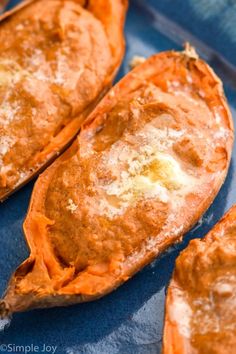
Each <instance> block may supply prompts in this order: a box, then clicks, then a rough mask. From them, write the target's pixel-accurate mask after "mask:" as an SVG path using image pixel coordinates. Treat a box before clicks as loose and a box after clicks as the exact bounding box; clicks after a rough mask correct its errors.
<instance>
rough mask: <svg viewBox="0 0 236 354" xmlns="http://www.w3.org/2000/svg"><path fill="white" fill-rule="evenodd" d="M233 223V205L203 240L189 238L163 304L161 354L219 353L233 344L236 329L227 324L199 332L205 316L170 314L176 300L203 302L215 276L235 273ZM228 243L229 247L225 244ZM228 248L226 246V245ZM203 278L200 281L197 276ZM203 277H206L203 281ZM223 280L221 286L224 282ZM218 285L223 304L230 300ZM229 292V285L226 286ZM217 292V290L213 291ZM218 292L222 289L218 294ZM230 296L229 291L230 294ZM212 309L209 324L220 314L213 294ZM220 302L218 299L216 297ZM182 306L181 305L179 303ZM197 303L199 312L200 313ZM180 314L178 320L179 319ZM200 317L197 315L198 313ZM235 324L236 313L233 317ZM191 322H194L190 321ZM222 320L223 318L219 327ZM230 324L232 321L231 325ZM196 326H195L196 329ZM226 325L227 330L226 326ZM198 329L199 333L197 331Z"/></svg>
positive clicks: (235, 218)
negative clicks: (188, 317)
mask: <svg viewBox="0 0 236 354" xmlns="http://www.w3.org/2000/svg"><path fill="white" fill-rule="evenodd" d="M235 226H236V205H234V206H232V207H231V208H230V210H229V211H228V212H227V213H226V214H225V215H224V216H223V217H222V219H221V220H220V221H219V222H218V223H217V224H216V225H215V226H214V227H213V229H212V230H210V231H209V232H208V234H207V235H206V236H205V237H204V238H203V239H194V240H192V241H190V244H189V245H188V246H187V248H186V249H185V250H184V251H182V252H181V254H180V256H179V257H178V258H177V260H176V267H175V270H174V273H173V276H172V279H171V282H170V285H169V288H168V292H167V298H166V305H165V322H164V334H163V354H180V353H181V354H185V353H186V354H198V353H199V354H200V353H203V352H204V353H206V354H207V353H212V352H214V353H219V354H224V353H225V354H226V353H228V352H229V351H230V348H233V347H235V331H233V329H232V326H231V329H229V328H230V326H229V323H228V322H227V326H228V327H225V328H224V327H222V328H221V330H218V331H216V332H214V331H213V332H211V330H210V329H208V331H206V333H205V332H203V334H202V333H201V332H202V330H203V328H202V327H203V326H204V315H205V311H207V310H206V309H205V311H204V312H203V318H202V320H201V321H200V322H197V323H195V321H194V322H193V319H194V318H195V317H197V313H196V312H194V310H193V312H192V313H191V315H190V316H191V317H190V319H187V314H186V313H185V312H184V311H183V312H182V313H179V317H177V316H175V315H174V314H173V309H175V308H176V307H177V306H178V302H179V299H182V300H181V301H184V303H185V304H186V305H185V306H187V307H189V308H192V309H193V307H192V305H190V304H192V297H193V296H194V299H195V300H194V301H197V299H198V301H203V300H202V299H204V297H206V298H207V297H208V296H209V294H208V291H210V288H211V286H212V285H213V288H214V286H215V285H216V284H217V279H223V278H222V277H225V276H226V277H230V276H234V277H235V274H236V269H235V249H236V246H235ZM228 245H229V246H228ZM227 247H228V248H227ZM199 277H201V278H202V281H201V280H200V279H199ZM204 279H206V280H204ZM225 279H226V278H224V282H223V285H225V284H227V283H225ZM221 289H222V288H219V290H217V292H218V291H219V293H218V295H217V296H219V298H220V296H221V295H222V296H223V297H222V298H220V302H221V304H222V305H223V306H224V304H226V303H227V302H226V301H229V298H230V293H224V291H225V290H224V289H223V290H221ZM226 289H227V291H229V289H228V287H227V288H226ZM215 291H216V290H215ZM221 291H223V292H222V293H221ZM231 295H232V294H231ZM211 296H213V299H212V300H211V301H212V302H213V305H212V308H211V310H210V314H209V313H208V314H207V316H208V317H207V320H208V322H207V323H208V327H209V328H210V325H211V324H212V325H216V324H214V321H213V322H212V323H211V321H212V318H214V317H212V316H214V311H216V313H217V316H219V317H220V316H222V314H220V310H219V309H220V306H221V305H220V302H217V303H215V308H214V302H215V301H216V300H215V299H214V293H213V295H212V294H211ZM217 301H219V299H218V300H217ZM182 309H183V306H182ZM200 309H201V307H200V304H199V305H198V312H199V313H200ZM228 310H229V311H230V313H232V314H233V313H234V311H233V307H230V309H228ZM223 313H224V315H227V305H225V307H224V308H223ZM180 316H181V319H180ZM198 316H199V315H198ZM233 321H234V322H233V323H235V316H234V320H233ZM181 323H184V325H185V327H186V328H185V330H183V329H182V325H181ZM193 323H194V324H193ZM223 323H224V319H223V317H222V320H221V326H224V325H223ZM233 323H232V324H233ZM196 326H198V328H197V329H196ZM227 328H228V329H227ZM198 331H199V333H198Z"/></svg>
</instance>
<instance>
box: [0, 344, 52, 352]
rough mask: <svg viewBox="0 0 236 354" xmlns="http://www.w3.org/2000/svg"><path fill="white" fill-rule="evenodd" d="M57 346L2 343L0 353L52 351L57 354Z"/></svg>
mask: <svg viewBox="0 0 236 354" xmlns="http://www.w3.org/2000/svg"><path fill="white" fill-rule="evenodd" d="M56 351H57V346H55V345H47V344H43V345H42V346H38V345H34V344H30V345H16V344H11V343H9V344H0V353H24V354H29V353H45V354H46V353H50V354H55V353H56Z"/></svg>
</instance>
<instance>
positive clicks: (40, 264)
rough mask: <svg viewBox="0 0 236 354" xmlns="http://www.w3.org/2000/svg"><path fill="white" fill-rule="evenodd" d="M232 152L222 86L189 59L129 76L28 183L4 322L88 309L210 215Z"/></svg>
mask: <svg viewBox="0 0 236 354" xmlns="http://www.w3.org/2000/svg"><path fill="white" fill-rule="evenodd" d="M232 143H233V125H232V119H231V115H230V112H229V109H228V107H227V103H226V100H225V97H224V94H223V90H222V84H221V82H220V80H219V79H218V78H217V77H216V75H215V74H214V73H213V71H212V70H211V69H210V68H209V67H208V66H207V64H206V63H204V62H203V61H202V60H200V59H198V58H197V57H195V56H192V53H191V51H190V52H189V51H187V52H186V51H185V52H174V51H170V52H164V53H161V54H158V55H154V56H153V57H151V58H149V59H148V60H147V61H146V62H145V63H144V64H142V65H140V66H138V67H137V68H135V69H134V70H133V71H132V72H130V73H129V74H128V75H127V76H126V77H124V78H123V79H122V80H121V81H120V82H119V83H118V84H117V85H116V86H115V87H114V88H112V89H111V90H110V91H109V93H108V94H107V95H106V96H105V98H104V99H103V100H102V101H101V102H100V103H99V104H98V106H97V107H96V108H95V110H94V111H93V112H92V114H91V115H90V116H89V118H88V119H87V120H86V122H85V123H84V125H83V128H82V131H81V133H80V135H79V136H78V138H77V139H76V140H75V142H74V143H73V145H72V146H71V147H70V148H69V149H68V150H67V151H66V152H65V153H64V154H63V155H62V156H61V157H59V158H58V159H57V160H56V161H55V162H54V163H53V164H52V165H51V166H50V167H49V168H48V169H47V170H46V171H45V172H44V173H43V174H42V175H41V176H40V177H39V179H38V181H37V182H36V185H35V187H34V190H33V194H32V198H31V203H30V207H29V210H28V214H27V217H26V220H25V223H24V231H25V236H26V239H27V242H28V245H29V248H30V250H31V254H30V256H29V258H28V259H27V260H26V261H25V262H24V263H23V264H22V265H21V266H20V267H19V268H18V269H17V271H16V272H15V274H14V275H13V276H12V279H11V281H10V283H9V287H8V289H7V292H6V294H5V297H4V300H3V302H2V305H1V306H2V313H3V312H4V311H5V312H7V311H10V312H15V311H24V310H26V309H30V308H37V307H50V306H58V305H68V304H73V303H78V302H82V301H89V300H93V299H96V298H99V297H101V296H103V295H105V294H107V293H109V292H110V291H112V290H114V289H115V288H116V287H118V286H119V285H120V284H122V283H123V282H124V281H126V280H127V279H129V278H130V277H131V276H132V275H133V274H134V273H135V272H137V271H138V270H140V269H141V268H142V267H143V266H145V265H146V264H148V263H149V262H151V261H152V260H153V259H154V258H155V257H156V256H157V255H158V254H160V253H161V252H162V251H163V250H164V249H166V248H167V247H168V246H169V245H171V244H173V243H174V242H176V241H179V240H181V238H182V236H183V234H184V233H185V232H186V231H187V230H189V229H190V227H191V226H192V225H194V224H195V223H196V221H197V220H198V219H199V217H200V216H201V215H202V213H204V211H205V210H206V209H207V208H208V207H209V205H210V204H211V202H212V201H213V199H214V197H215V196H216V194H217V192H218V190H219V188H220V186H221V185H222V183H223V181H224V179H225V176H226V174H227V170H228V166H229V161H230V156H231V150H232Z"/></svg>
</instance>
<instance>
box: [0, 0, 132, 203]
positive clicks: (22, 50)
mask: <svg viewBox="0 0 236 354" xmlns="http://www.w3.org/2000/svg"><path fill="white" fill-rule="evenodd" d="M126 10H127V1H126V0H88V1H84V0H66V1H62V0H36V1H25V2H23V3H22V4H21V5H20V6H18V7H17V8H16V9H14V10H13V11H11V12H9V13H7V14H4V15H3V16H2V17H1V18H0V201H3V200H4V199H5V198H6V197H7V196H9V195H10V194H11V193H12V192H13V191H15V190H16V189H18V188H19V187H21V186H22V185H24V184H25V183H26V182H27V181H29V180H30V179H31V178H32V177H33V176H35V175H36V174H37V173H39V171H40V170H42V169H43V168H44V167H45V166H46V165H48V164H49V163H50V162H51V161H52V160H53V159H55V157H56V156H58V154H59V153H60V152H61V151H62V150H64V149H65V147H66V146H68V144H69V143H70V142H71V141H72V139H73V138H74V137H75V136H76V134H77V133H78V131H79V129H80V126H81V123H82V122H83V120H84V119H85V118H86V117H87V116H88V114H89V113H90V112H91V110H92V109H93V107H94V106H95V105H96V103H97V102H98V101H99V100H100V99H101V97H102V96H103V95H104V94H105V92H106V91H107V90H108V89H109V88H110V86H111V82H112V80H113V78H114V76H115V74H116V72H117V70H118V68H119V65H120V63H121V60H122V57H123V53H124V37H123V25H124V18H125V14H126Z"/></svg>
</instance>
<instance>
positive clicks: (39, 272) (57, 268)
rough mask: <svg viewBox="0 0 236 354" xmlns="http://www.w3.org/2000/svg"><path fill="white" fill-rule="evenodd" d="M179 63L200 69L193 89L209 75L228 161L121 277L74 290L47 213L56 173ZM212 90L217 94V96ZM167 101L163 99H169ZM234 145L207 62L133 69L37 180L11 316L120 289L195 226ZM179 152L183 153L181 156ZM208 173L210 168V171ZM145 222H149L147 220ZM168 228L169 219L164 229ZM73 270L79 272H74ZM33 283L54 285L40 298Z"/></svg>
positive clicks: (156, 61) (170, 60)
mask: <svg viewBox="0 0 236 354" xmlns="http://www.w3.org/2000/svg"><path fill="white" fill-rule="evenodd" d="M175 61H177V62H180V63H182V62H183V63H184V64H183V65H184V66H183V68H182V66H181V65H182V64H181V65H180V68H182V69H184V68H185V67H186V68H188V67H189V66H190V67H191V68H192V69H191V70H192V71H191V70H190V72H191V73H194V72H195V71H196V77H195V79H194V80H196V82H195V81H194V84H192V85H191V87H194V90H195V89H196V87H197V85H201V84H199V83H198V79H199V77H202V76H205V77H206V82H207V83H206V89H205V95H206V98H205V100H206V102H207V106H206V107H210V108H211V109H212V107H218V106H220V107H221V109H220V111H221V118H220V119H221V126H222V127H224V129H226V131H227V137H228V138H227V139H226V141H225V142H224V151H225V153H224V154H223V159H224V163H223V164H222V166H220V165H218V166H220V170H219V173H217V176H216V175H214V176H215V177H214V178H213V179H212V178H210V177H207V179H208V180H207V179H206V184H205V185H204V187H203V189H204V191H203V193H204V197H197V196H196V195H195V196H194V195H191V194H190V195H189V196H188V199H187V200H186V202H185V206H186V208H185V215H184V217H183V216H181V215H180V214H177V213H178V212H180V211H179V210H176V215H177V216H176V219H177V220H178V222H177V224H175V227H174V224H173V225H171V224H168V223H167V226H166V228H164V227H163V229H161V230H160V231H159V232H158V234H157V236H156V237H155V238H154V239H153V243H152V246H151V247H150V245H148V244H147V243H146V244H145V242H144V243H143V244H141V245H140V249H139V250H137V251H136V252H134V251H133V252H132V253H131V254H130V255H129V256H128V257H127V258H126V259H125V262H124V264H122V267H123V268H122V272H121V273H120V274H118V276H116V275H115V272H114V274H113V273H107V274H105V275H104V277H103V278H102V277H101V278H99V279H101V280H102V281H104V282H103V283H101V284H98V285H97V289H96V291H92V289H90V284H89V283H88V284H87V285H86V287H87V286H88V288H89V290H86V291H84V292H83V291H80V290H76V289H77V285H76V279H77V276H78V273H79V271H76V269H75V268H74V266H68V265H65V264H63V266H62V265H61V264H60V261H59V260H58V257H57V256H55V254H53V253H52V248H51V247H52V246H51V241H50V238H49V237H48V230H49V228H50V229H51V228H53V226H54V224H55V221H54V220H52V219H51V218H50V216H49V215H48V214H47V203H48V199H47V198H48V190H49V188H50V187H51V186H52V181H53V178H54V175H55V173H56V171H57V170H58V169H59V168H61V166H64V165H65V166H66V164H68V161H70V159H71V158H73V157H74V156H76V155H77V152H78V149H79V146H80V148H81V146H84V147H85V152H86V150H87V147H86V146H87V145H86V144H85V141H86V139H87V137H88V139H89V137H90V136H91V133H90V132H92V131H97V132H99V131H100V126H103V127H104V122H103V119H106V116H107V112H109V111H110V110H111V109H112V108H113V107H115V106H116V104H117V103H118V102H119V100H121V101H122V100H123V99H125V97H128V96H129V95H130V94H131V93H132V94H133V93H135V92H136V90H139V88H140V87H142V85H146V84H148V83H149V80H150V81H151V83H152V84H151V85H153V83H154V84H156V85H158V87H162V88H163V87H164V88H165V87H166V81H164V79H163V81H162V77H163V76H162V75H159V73H160V71H162V70H163V67H164V69H166V68H169V67H170V65H173V67H175ZM166 70H169V69H166ZM163 71H164V70H163ZM178 72H179V71H177V73H178ZM177 73H176V72H175V75H177V77H176V76H174V77H175V80H174V82H175V81H176V80H178V81H179V82H181V80H182V74H180V76H178V74H177ZM199 73H200V74H199ZM209 82H210V83H209ZM174 85H176V84H174ZM200 87H201V86H200ZM151 88H152V89H153V86H151ZM153 90H154V89H153ZM211 90H213V92H212V91H211ZM151 95H152V93H150V97H151ZM163 97H165V95H164V96H163ZM181 102H182V101H181ZM208 105H209V106H208ZM148 107H149V108H148V109H150V114H152V109H153V104H152V103H151V105H150V106H148ZM163 109H164V110H165V109H166V106H165V104H164V103H162V104H161V105H159V106H158V110H161V112H162V110H163ZM118 112H119V111H118ZM104 117H105V118H104ZM213 117H214V118H213V120H214V119H215V116H214V115H213ZM202 119H203V121H202V123H201V124H203V125H204V124H205V121H204V118H202ZM134 123H135V120H134ZM117 124H118V122H117ZM186 124H187V123H186ZM117 127H118V125H117ZM117 129H118V128H117ZM83 139H85V141H83V144H82V143H81V140H83ZM232 143H233V123H232V117H231V115H230V112H229V110H228V107H227V103H226V101H225V97H224V95H223V91H222V86H221V82H220V81H219V79H218V78H217V77H216V76H215V74H214V73H213V72H212V70H211V69H210V68H209V67H208V66H207V65H206V64H205V63H204V62H203V61H201V60H199V59H193V58H189V56H188V55H187V54H186V53H176V52H164V53H161V54H158V55H155V56H153V57H151V58H149V59H148V60H147V61H146V62H145V63H144V64H142V65H140V66H139V67H137V68H136V69H134V70H133V71H132V72H131V73H129V74H128V75H127V76H126V77H125V78H124V79H122V80H121V81H120V82H119V83H118V84H117V85H116V86H115V87H114V88H112V89H111V91H110V92H109V93H108V94H107V95H106V96H105V98H104V99H103V100H102V101H101V102H100V104H99V105H98V106H97V107H96V109H95V110H94V111H93V112H92V113H91V115H90V116H89V118H88V119H87V120H86V121H85V123H84V125H83V129H82V133H81V135H80V136H79V137H78V139H77V140H76V141H75V142H74V144H73V145H72V146H71V147H70V148H69V149H68V150H67V151H66V152H65V153H64V154H63V155H62V156H61V157H60V158H58V159H57V160H56V161H55V162H54V163H53V164H52V165H51V166H50V167H49V168H48V169H47V170H46V171H45V172H44V173H43V174H42V175H41V176H40V177H39V179H38V181H37V182H36V185H35V188H34V191H33V194H32V198H31V202H30V206H29V210H28V214H27V218H26V221H25V223H24V232H25V235H26V239H27V242H28V245H29V248H30V250H31V255H30V257H29V259H28V260H26V261H25V262H24V263H23V265H21V266H20V268H19V269H18V270H17V271H16V273H15V274H14V275H13V277H12V279H11V281H10V283H9V287H8V290H7V293H6V296H5V298H4V303H5V307H6V309H9V311H11V312H16V311H24V310H26V309H30V308H38V307H50V306H64V305H68V304H72V303H78V302H83V301H90V300H94V299H97V298H99V297H101V296H104V295H105V294H107V293H109V292H110V291H112V290H114V289H115V288H117V287H118V286H119V285H121V284H122V283H123V282H124V281H126V280H127V279H128V278H130V277H131V276H132V275H133V274H135V273H136V272H137V271H139V270H140V269H142V268H143V267H144V266H145V265H146V264H148V263H150V262H151V261H152V260H153V259H154V258H155V257H156V256H158V255H159V254H160V253H161V252H163V251H164V250H165V249H166V248H167V247H168V246H170V245H172V244H173V243H175V242H178V241H180V240H181V238H182V236H183V235H184V233H185V232H187V231H188V230H189V229H190V228H191V227H192V226H193V225H194V224H195V223H196V222H197V220H198V219H199V218H200V216H201V215H202V214H203V213H204V212H205V210H206V209H207V208H208V207H209V205H210V204H211V202H212V201H213V199H214V197H215V196H216V194H217V192H218V190H219V188H220V187H221V185H222V183H223V181H224V179H225V176H226V174H227V170H228V166H229V162H230V157H231V151H232ZM80 144H81V145H80ZM88 146H89V145H88ZM190 150H191V149H190ZM181 151H182V150H181ZM177 153H178V154H179V152H177ZM192 156H193V157H192ZM180 157H181V156H180ZM190 157H191V164H194V166H198V164H199V161H198V159H196V158H195V154H194V149H193V151H192V152H191V155H190ZM183 164H187V165H186V166H189V161H183ZM188 168H189V167H188ZM196 168H199V167H196ZM214 168H215V166H214V164H212V163H211V164H210V165H207V166H205V167H204V171H205V170H206V171H207V172H206V173H207V176H208V173H211V169H213V170H214ZM208 169H210V172H209V171H208ZM204 173H205V172H204ZM81 183H82V181H81ZM59 190H60V189H59ZM199 198H200V199H199ZM72 211H73V209H72ZM162 214H163V215H165V209H163V212H162ZM160 215H161V214H159V215H158V216H160ZM143 216H144V214H143ZM149 218H151V219H150V220H153V221H151V222H155V221H154V220H155V219H157V218H154V219H153V218H152V215H151V214H149ZM143 219H145V218H143ZM144 222H145V220H144ZM147 222H149V220H148V219H147ZM164 224H165V219H164V222H163V225H164ZM155 225H156V224H155ZM165 225H166V224H165ZM177 226H178V227H177ZM180 226H181V227H180ZM156 227H159V225H156V226H154V231H155V228H156ZM161 227H162V226H161ZM176 227H177V228H176ZM131 241H132V240H131ZM151 241H152V240H151ZM131 247H132V244H131ZM41 253H42V254H41ZM118 263H119V262H118ZM115 270H116V269H115ZM75 272H78V273H77V274H75ZM93 275H94V273H93ZM95 278H96V276H95ZM34 279H36V281H39V282H40V281H42V282H44V283H45V284H46V282H48V284H50V287H51V286H52V287H51V288H49V289H47V291H45V290H43V289H42V290H41V291H40V296H38V294H37V291H32V290H30V291H28V290H27V286H28V284H29V283H30V282H31V281H34ZM50 279H51V280H50ZM96 279H97V278H96ZM22 281H23V282H22ZM20 283H21V286H22V287H21V289H22V290H20V291H19V289H20V288H19V284H20ZM104 284H105V285H104Z"/></svg>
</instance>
